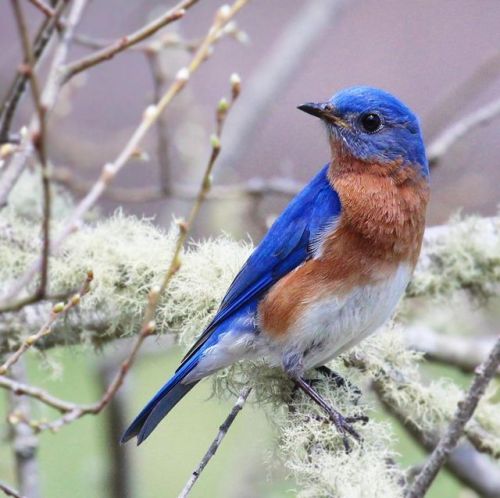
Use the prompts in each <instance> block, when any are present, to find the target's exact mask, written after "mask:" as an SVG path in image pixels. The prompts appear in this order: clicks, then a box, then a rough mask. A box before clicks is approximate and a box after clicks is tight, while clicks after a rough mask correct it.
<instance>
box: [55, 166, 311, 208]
mask: <svg viewBox="0 0 500 498" xmlns="http://www.w3.org/2000/svg"><path fill="white" fill-rule="evenodd" d="M52 179H53V181H55V182H57V183H59V184H61V185H64V186H65V187H66V188H68V189H69V190H70V191H71V192H73V193H75V194H80V195H81V194H85V193H86V192H88V190H89V188H91V187H92V182H88V181H86V180H84V179H81V178H76V177H75V176H74V174H73V172H72V171H71V170H69V169H68V168H63V167H59V168H56V169H54V171H53V173H52ZM302 187H303V184H302V183H300V182H298V181H296V180H293V179H291V178H280V177H275V178H269V179H265V178H260V177H256V178H251V179H250V180H248V181H245V182H241V183H235V184H232V185H214V186H213V187H212V189H211V190H210V192H209V193H208V195H207V200H211V201H229V200H239V199H242V198H244V197H256V196H261V197H263V196H268V195H276V196H283V197H293V196H294V195H296V194H297V193H298V192H300V190H301V189H302ZM196 194H197V190H196V188H195V186H194V185H188V184H174V185H170V188H169V189H168V193H166V192H164V191H163V190H160V189H158V188H156V187H144V188H129V187H109V188H108V189H107V190H106V191H105V192H104V193H103V198H106V199H110V200H113V201H116V202H121V203H127V202H152V201H158V200H161V199H166V198H174V199H181V200H192V199H194V198H195V197H196Z"/></svg>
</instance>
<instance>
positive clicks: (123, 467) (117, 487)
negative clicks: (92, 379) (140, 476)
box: [98, 348, 135, 498]
mask: <svg viewBox="0 0 500 498" xmlns="http://www.w3.org/2000/svg"><path fill="white" fill-rule="evenodd" d="M127 350H128V348H127ZM127 352H128V351H127ZM120 357H121V355H120V354H119V352H118V354H117V353H116V352H113V355H112V356H111V358H110V357H109V356H106V357H105V358H102V360H100V361H99V365H98V374H99V384H100V385H101V386H102V388H103V389H106V388H107V386H108V385H109V383H110V382H111V381H112V379H113V376H114V374H115V371H116V369H117V367H118V365H119V359H120ZM127 394H128V393H127V391H126V390H125V389H121V390H119V391H118V392H117V393H116V394H115V395H114V396H113V399H112V400H111V402H110V404H109V408H108V410H107V412H106V416H105V420H104V425H105V427H104V429H105V438H106V443H105V446H106V451H107V454H108V462H109V463H108V465H107V467H108V468H107V470H106V474H107V475H106V484H107V496H108V497H109V498H132V496H133V495H134V475H135V472H133V469H132V465H133V460H132V455H131V454H130V450H131V447H130V445H123V444H117V442H118V441H119V440H120V437H121V435H122V434H123V433H124V432H125V429H126V428H127V418H126V412H127V410H126V408H127V398H128V396H127ZM101 425H102V422H101Z"/></svg>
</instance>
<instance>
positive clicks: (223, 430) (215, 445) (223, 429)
mask: <svg viewBox="0 0 500 498" xmlns="http://www.w3.org/2000/svg"><path fill="white" fill-rule="evenodd" d="M251 391H252V388H251V387H245V388H244V389H243V390H242V391H241V392H240V395H239V397H238V399H237V400H236V403H235V404H234V406H233V408H232V410H231V412H230V413H229V415H228V416H227V418H226V420H224V422H223V423H222V425H221V426H220V427H219V432H218V433H217V435H216V436H215V439H214V440H213V441H212V444H211V445H210V446H209V448H208V450H207V452H206V453H205V455H203V458H202V459H201V461H200V463H199V464H198V466H197V467H196V469H195V470H194V471H193V473H192V474H191V477H190V478H189V480H188V482H187V483H186V485H185V486H184V488H183V490H182V491H181V493H180V494H179V497H178V498H186V497H187V496H188V495H189V493H190V492H191V490H192V488H193V486H194V485H195V483H196V481H197V480H198V478H199V477H200V475H201V473H202V472H203V470H204V469H205V467H206V466H207V464H208V462H210V460H211V459H212V457H213V456H214V455H215V453H216V452H217V450H218V449H219V446H220V445H221V443H222V441H223V440H224V438H225V437H226V435H227V433H228V431H229V429H230V427H231V425H232V424H233V422H234V420H235V419H236V417H237V416H238V413H239V412H240V411H241V409H242V408H243V406H244V404H245V402H246V400H247V398H248V396H249V394H250V392H251Z"/></svg>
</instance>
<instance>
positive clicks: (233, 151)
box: [218, 0, 349, 175]
mask: <svg viewBox="0 0 500 498" xmlns="http://www.w3.org/2000/svg"><path fill="white" fill-rule="evenodd" d="M347 4H349V2H346V1H345V0H309V1H307V2H300V4H299V5H300V8H299V9H298V10H297V12H295V13H294V15H293V17H292V20H291V21H290V22H289V23H288V24H287V25H286V26H285V27H284V29H282V30H281V33H280V36H279V38H278V40H277V41H276V42H275V43H274V46H273V47H271V49H270V50H269V53H268V54H267V56H266V57H265V58H264V59H263V61H262V63H261V64H259V66H258V67H257V68H256V69H255V70H254V71H253V73H254V75H253V76H252V77H251V78H250V80H249V81H248V83H247V84H246V88H247V92H245V99H242V101H241V103H240V106H239V109H238V112H237V113H234V115H233V116H232V118H231V127H230V129H229V130H228V133H227V146H226V147H225V149H224V154H223V155H222V156H221V163H220V167H219V169H218V171H219V174H220V175H221V174H222V173H223V172H225V171H226V170H227V169H231V168H233V167H234V165H235V164H238V159H239V158H240V157H241V156H242V155H243V154H244V153H245V150H246V148H247V146H248V144H249V143H252V137H253V136H254V134H255V132H256V131H257V130H258V129H259V127H260V126H261V125H262V122H263V121H262V116H265V115H267V114H268V113H269V109H270V107H271V106H272V103H273V99H274V98H275V96H276V95H278V94H279V93H281V92H282V91H283V88H285V87H286V86H287V85H288V84H289V82H290V81H291V80H292V79H293V75H294V74H295V73H296V72H297V71H299V70H300V69H301V68H302V67H303V62H304V59H306V58H307V57H308V56H309V55H310V54H311V52H312V49H313V47H314V44H315V43H317V42H318V40H319V39H321V36H322V34H323V33H324V32H325V31H326V30H332V29H335V28H334V26H335V23H336V22H337V20H338V19H339V18H340V14H341V11H342V9H343V8H344V6H346V5H347Z"/></svg>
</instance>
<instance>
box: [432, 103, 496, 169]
mask: <svg viewBox="0 0 500 498" xmlns="http://www.w3.org/2000/svg"><path fill="white" fill-rule="evenodd" d="M499 115H500V99H496V100H493V101H492V102H489V103H488V104H486V105H484V106H483V107H480V108H479V109H477V110H476V111H474V112H473V113H471V114H469V115H467V116H465V117H464V118H463V119H460V120H458V121H456V122H455V123H454V124H453V125H451V126H450V127H448V128H446V129H445V130H444V131H443V132H442V133H441V134H439V135H438V136H437V137H436V138H435V139H434V140H433V141H432V143H431V144H430V145H429V146H428V147H427V157H428V159H429V164H430V165H431V166H436V165H437V164H438V163H439V161H440V160H441V159H442V158H443V157H444V156H445V155H446V153H447V152H448V151H449V150H450V149H451V147H452V146H453V145H455V144H456V143H457V142H458V141H459V140H460V139H461V138H463V137H464V136H465V135H467V134H468V133H470V132H471V131H473V130H475V129H476V128H479V127H480V126H483V125H485V124H487V123H489V122H490V121H491V120H493V119H495V118H496V117H498V116H499Z"/></svg>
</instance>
